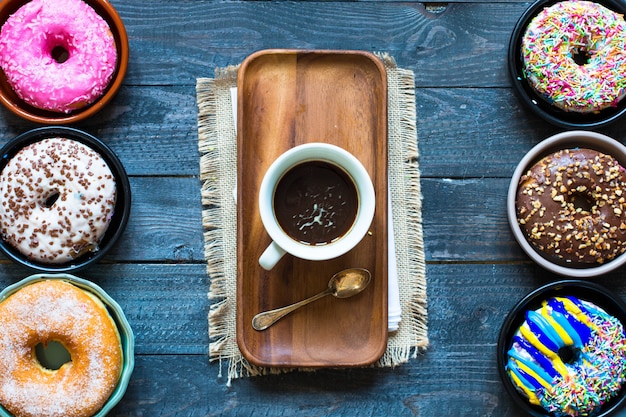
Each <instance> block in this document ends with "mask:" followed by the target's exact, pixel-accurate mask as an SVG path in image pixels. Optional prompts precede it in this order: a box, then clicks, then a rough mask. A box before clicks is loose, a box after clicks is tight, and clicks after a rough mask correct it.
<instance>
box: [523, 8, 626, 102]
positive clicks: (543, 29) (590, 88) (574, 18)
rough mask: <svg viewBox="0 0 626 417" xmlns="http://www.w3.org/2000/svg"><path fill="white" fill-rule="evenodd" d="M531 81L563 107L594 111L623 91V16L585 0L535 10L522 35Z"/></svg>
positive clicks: (625, 55) (625, 71) (625, 36)
mask: <svg viewBox="0 0 626 417" xmlns="http://www.w3.org/2000/svg"><path fill="white" fill-rule="evenodd" d="M521 53H522V60H523V71H524V75H525V77H526V79H527V80H528V82H529V84H530V85H531V87H532V88H533V89H534V90H535V91H537V93H538V94H539V95H540V96H542V97H543V98H544V99H545V100H546V101H548V102H549V103H552V104H553V105H554V106H556V107H558V108H559V109H562V110H564V111H568V112H569V111H573V112H579V113H592V112H599V111H601V110H603V109H606V108H609V107H615V106H617V103H618V102H619V101H620V100H621V99H622V98H623V97H624V96H625V95H626V22H624V18H623V16H622V15H620V14H617V13H615V12H613V11H611V10H609V9H607V8H606V7H604V6H602V5H600V4H597V3H593V2H590V1H576V0H572V1H562V2H559V3H556V4H554V5H552V6H550V7H547V8H545V9H543V10H542V11H541V12H540V13H539V14H538V15H537V16H535V17H534V18H533V19H532V20H531V22H530V24H529V25H528V27H527V28H526V32H525V33H524V36H523V38H522V50H521Z"/></svg>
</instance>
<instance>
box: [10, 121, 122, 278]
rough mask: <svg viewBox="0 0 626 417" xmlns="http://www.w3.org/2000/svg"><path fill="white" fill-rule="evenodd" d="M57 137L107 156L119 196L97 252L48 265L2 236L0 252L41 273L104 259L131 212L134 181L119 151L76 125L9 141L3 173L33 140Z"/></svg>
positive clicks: (35, 131) (45, 129) (42, 129)
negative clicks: (24, 252) (116, 151)
mask: <svg viewBox="0 0 626 417" xmlns="http://www.w3.org/2000/svg"><path fill="white" fill-rule="evenodd" d="M53 137H64V138H68V139H72V140H75V141H77V142H80V143H82V144H84V145H86V146H88V147H90V148H91V149H93V150H94V151H96V152H98V153H99V154H100V155H101V156H102V158H104V160H105V161H106V163H107V165H108V166H109V168H110V169H111V172H112V173H113V176H114V177H115V182H116V188H117V199H116V202H115V207H114V212H113V217H112V219H111V222H110V224H109V227H108V228H107V230H106V232H105V234H104V236H103V237H102V239H101V241H100V244H99V245H98V250H97V251H93V252H88V253H85V254H83V255H81V256H80V257H78V258H76V259H74V260H72V261H71V262H66V263H62V264H47V263H41V262H36V261H32V260H30V259H28V258H27V257H25V256H24V255H23V254H22V253H21V252H19V251H18V250H17V249H15V248H14V247H13V246H12V245H11V244H9V243H8V242H6V241H5V240H4V239H1V238H0V251H2V252H3V253H4V254H5V255H6V256H7V257H8V258H9V259H11V260H13V261H15V262H17V263H20V264H22V265H24V266H26V267H29V268H31V269H33V270H35V271H38V272H72V271H78V270H81V269H83V268H85V267H87V266H88V265H90V264H92V263H94V262H96V261H98V260H99V259H101V258H102V257H103V256H104V255H105V254H106V253H107V252H108V251H109V249H111V247H112V246H113V245H114V244H115V242H116V241H117V240H118V238H119V237H120V236H121V235H122V233H123V232H124V229H125V228H126V223H127V222H128V217H129V215H130V205H131V192H130V183H129V181H128V175H127V174H126V170H125V169H124V166H123V165H122V163H121V162H120V160H119V158H118V157H117V155H115V153H113V151H112V150H111V149H110V148H109V147H108V146H107V145H105V144H104V143H103V142H102V141H100V140H99V139H97V138H95V137H94V136H92V135H90V134H89V133H86V132H83V131H81V130H78V129H74V128H69V127H60V126H59V127H56V126H50V127H40V128H37V129H33V130H29V131H28V132H25V133H23V134H21V135H19V136H17V137H16V138H14V139H13V140H11V141H9V142H8V143H7V144H6V145H4V146H3V147H2V148H1V149H0V172H1V171H2V169H4V167H5V166H6V164H7V162H8V161H9V159H11V158H12V157H13V156H14V155H15V154H16V153H17V152H19V151H20V150H21V149H22V148H24V147H26V146H28V145H30V144H32V143H35V142H39V141H41V140H44V139H47V138H53Z"/></svg>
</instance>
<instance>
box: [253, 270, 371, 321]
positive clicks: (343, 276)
mask: <svg viewBox="0 0 626 417" xmlns="http://www.w3.org/2000/svg"><path fill="white" fill-rule="evenodd" d="M371 280H372V274H370V271H368V270H367V269H363V268H351V269H345V270H343V271H341V272H337V273H336V274H335V275H333V277H332V278H331V279H330V281H328V288H326V290H324V291H322V292H321V293H319V294H317V295H314V296H313V297H310V298H307V299H306V300H302V301H299V302H297V303H295V304H291V305H288V306H285V307H281V308H277V309H275V310H270V311H265V312H263V313H259V314H257V315H256V316H254V318H253V319H252V327H253V328H254V329H255V330H265V329H267V328H268V327H270V326H271V325H272V324H274V323H276V322H277V321H278V320H280V319H281V318H283V317H285V316H286V315H287V314H289V313H291V312H292V311H294V310H296V309H298V308H300V307H302V306H304V305H306V304H309V303H311V302H313V301H315V300H319V299H320V298H322V297H325V296H327V295H330V294H332V295H334V296H335V297H337V298H348V297H352V296H353V295H356V294H358V293H360V292H361V291H363V290H364V289H365V287H367V286H368V285H369V283H370V281H371Z"/></svg>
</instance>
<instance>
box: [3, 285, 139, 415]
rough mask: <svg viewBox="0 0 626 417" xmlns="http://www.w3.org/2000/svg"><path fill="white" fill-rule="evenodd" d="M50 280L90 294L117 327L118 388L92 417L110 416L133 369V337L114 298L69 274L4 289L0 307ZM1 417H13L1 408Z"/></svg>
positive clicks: (122, 393) (125, 387)
mask: <svg viewBox="0 0 626 417" xmlns="http://www.w3.org/2000/svg"><path fill="white" fill-rule="evenodd" d="M50 279H58V280H62V281H66V282H68V283H70V284H73V285H75V286H76V287H78V288H81V289H83V290H85V291H89V292H90V293H92V294H94V295H96V296H97V297H98V298H99V299H100V300H101V301H102V302H103V303H104V305H105V306H106V307H107V310H108V311H109V314H110V315H111V317H112V318H113V321H115V324H116V325H117V329H118V331H119V334H120V340H121V342H122V354H123V358H122V361H123V362H122V373H121V375H120V379H119V381H118V383H117V387H116V388H115V390H114V391H113V393H112V394H111V396H110V397H109V399H108V400H107V402H106V403H105V404H104V406H103V407H102V409H100V411H99V412H98V413H97V414H95V415H94V417H104V416H106V415H107V414H108V413H109V411H111V410H112V409H113V407H115V406H116V405H117V403H119V402H120V400H121V399H122V397H123V396H124V394H125V393H126V389H127V388H128V383H129V382H130V377H131V375H132V373H133V369H134V367H135V335H134V333H133V329H132V328H131V327H130V324H129V323H128V320H127V319H126V316H125V315H124V311H123V310H122V308H121V307H120V305H119V304H118V303H117V302H116V301H115V300H114V299H113V298H111V297H110V296H109V295H108V294H107V293H106V292H105V291H104V290H103V289H102V288H100V287H99V286H98V285H96V284H94V283H92V282H90V281H87V280H85V279H82V278H78V277H75V276H73V275H69V274H36V275H31V276H29V277H27V278H24V279H23V280H21V281H19V282H17V283H15V284H12V285H10V286H8V287H6V288H5V289H4V290H3V291H2V292H0V303H1V302H2V301H3V300H5V299H6V298H8V297H9V296H10V295H12V294H13V293H15V292H17V291H18V290H20V289H21V288H23V287H26V286H27V285H30V284H34V283H36V282H39V281H45V280H50ZM0 417H13V415H12V414H10V413H9V412H8V411H7V410H6V409H5V408H4V407H2V405H0Z"/></svg>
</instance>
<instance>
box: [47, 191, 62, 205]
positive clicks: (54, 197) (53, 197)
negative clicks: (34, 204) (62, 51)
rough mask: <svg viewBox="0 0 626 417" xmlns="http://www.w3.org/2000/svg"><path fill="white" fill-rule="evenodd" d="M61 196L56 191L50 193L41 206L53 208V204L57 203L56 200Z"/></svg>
mask: <svg viewBox="0 0 626 417" xmlns="http://www.w3.org/2000/svg"><path fill="white" fill-rule="evenodd" d="M60 195H61V193H59V192H58V191H56V190H55V191H53V192H52V193H50V194H49V195H48V196H47V197H46V198H45V200H44V201H43V206H44V207H46V208H50V207H52V206H54V203H56V202H57V200H58V199H59V196H60Z"/></svg>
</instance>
